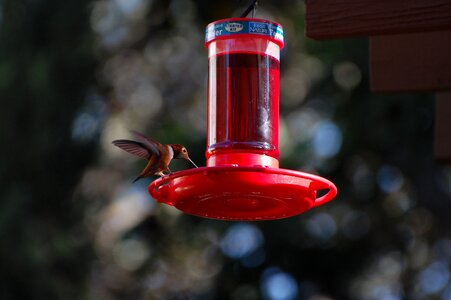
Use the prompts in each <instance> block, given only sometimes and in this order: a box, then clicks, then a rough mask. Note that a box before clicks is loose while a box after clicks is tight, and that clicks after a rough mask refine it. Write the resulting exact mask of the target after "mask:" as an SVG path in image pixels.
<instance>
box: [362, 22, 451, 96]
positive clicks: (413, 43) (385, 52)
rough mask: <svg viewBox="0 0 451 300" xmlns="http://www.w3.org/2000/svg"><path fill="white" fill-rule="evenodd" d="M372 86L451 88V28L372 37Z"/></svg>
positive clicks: (381, 88)
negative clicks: (448, 29) (449, 29)
mask: <svg viewBox="0 0 451 300" xmlns="http://www.w3.org/2000/svg"><path fill="white" fill-rule="evenodd" d="M370 56H371V57H370V61H371V90H372V91H375V92H394V91H396V92H401V91H440V90H447V89H448V90H451V31H439V32H421V33H413V34H398V35H387V36H378V37H371V38H370Z"/></svg>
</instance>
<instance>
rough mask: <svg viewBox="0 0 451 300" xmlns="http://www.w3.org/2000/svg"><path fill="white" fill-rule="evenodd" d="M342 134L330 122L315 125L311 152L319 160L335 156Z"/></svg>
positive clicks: (339, 146)
mask: <svg viewBox="0 0 451 300" xmlns="http://www.w3.org/2000/svg"><path fill="white" fill-rule="evenodd" d="M342 139H343V137H342V133H341V130H340V129H339V128H338V126H337V125H335V124H334V123H333V122H331V121H321V122H319V123H318V124H316V126H315V129H314V135H313V151H314V153H315V154H316V155H317V156H318V157H321V158H331V157H333V156H335V155H336V154H337V153H338V151H339V150H340V148H341V144H342Z"/></svg>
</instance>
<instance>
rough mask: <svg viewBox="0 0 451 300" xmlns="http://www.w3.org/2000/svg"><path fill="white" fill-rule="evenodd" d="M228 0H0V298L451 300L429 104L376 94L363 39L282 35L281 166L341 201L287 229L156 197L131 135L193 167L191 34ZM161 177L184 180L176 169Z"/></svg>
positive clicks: (296, 5)
mask: <svg viewBox="0 0 451 300" xmlns="http://www.w3.org/2000/svg"><path fill="white" fill-rule="evenodd" d="M244 8H245V2H244V1H243V2H239V1H190V0H173V1H159V0H153V1H152V0H114V1H113V0H100V1H86V0H68V1H59V0H1V1H0V99H1V106H2V108H1V109H0V140H1V142H2V147H0V157H1V160H0V179H1V181H0V187H1V189H0V235H1V236H0V299H5V300H7V299H311V300H320V299H321V300H326V299H385V300H395V299H441V300H448V299H451V282H450V262H451V239H450V228H451V227H450V225H451V224H450V223H451V169H450V167H449V166H445V165H440V164H438V163H437V162H435V161H434V158H433V154H432V142H433V124H434V114H433V107H434V102H433V97H432V96H431V95H429V94H396V95H376V94H371V93H370V92H369V86H368V47H367V40H366V39H349V40H336V41H321V42H320V41H313V40H309V39H307V38H305V37H304V22H303V19H304V5H303V3H302V2H301V1H294V0H278V1H270V0H265V1H260V6H259V8H258V10H257V14H256V17H259V18H267V19H270V20H274V21H277V22H279V23H281V24H282V25H283V26H284V29H285V39H286V46H285V48H284V49H283V52H282V56H281V124H280V150H281V166H282V167H284V168H290V169H296V170H302V171H306V172H312V173H316V174H320V175H321V176H324V177H326V178H328V179H330V180H332V181H333V182H334V183H335V184H336V185H337V187H338V189H339V194H338V196H337V198H336V199H335V200H334V201H333V202H331V203H329V204H327V205H324V206H321V207H318V208H315V209H314V210H312V211H310V212H307V213H304V214H302V215H299V216H295V217H292V218H289V219H285V220H278V221H268V222H251V223H245V222H244V223H240V222H224V221H214V220H207V219H202V218H197V217H193V216H189V215H185V214H182V213H180V212H179V211H177V210H176V209H174V208H172V207H169V206H166V205H163V204H158V205H157V204H155V201H154V200H153V199H151V198H150V196H149V195H148V194H147V184H148V183H149V182H150V181H149V180H148V179H145V180H141V181H139V182H138V183H136V184H132V183H131V181H132V179H133V178H135V176H136V175H137V174H138V172H139V171H140V170H141V168H142V167H143V166H144V161H142V160H139V159H136V158H134V157H132V156H129V155H127V154H126V153H125V152H122V151H120V150H118V149H117V148H115V147H113V146H112V145H111V140H113V139H116V138H126V137H129V133H128V130H129V129H136V130H139V131H142V132H145V133H146V134H148V135H150V136H152V137H154V138H156V139H159V140H161V141H162V142H167V143H169V142H177V143H184V144H185V145H186V146H187V147H188V148H189V150H190V153H191V157H192V158H193V160H194V161H195V162H197V163H198V164H199V165H205V158H204V150H205V126H206V120H205V119H206V115H205V114H206V112H205V105H206V82H207V81H206V76H207V52H206V50H205V49H204V46H203V38H204V29H205V26H206V25H207V24H208V23H209V22H211V21H214V20H217V19H221V18H226V17H230V16H238V15H240V14H241V12H242V11H243V10H244ZM171 166H173V169H174V170H177V169H183V168H187V167H188V165H187V164H185V163H184V162H174V163H173V164H172V165H171Z"/></svg>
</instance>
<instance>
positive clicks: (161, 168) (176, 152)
mask: <svg viewBox="0 0 451 300" xmlns="http://www.w3.org/2000/svg"><path fill="white" fill-rule="evenodd" d="M131 133H132V134H133V135H134V136H135V137H136V138H137V139H138V141H133V140H114V141H113V142H112V143H113V145H115V146H117V147H119V148H121V149H122V150H125V151H127V152H128V153H131V154H133V155H136V156H139V157H142V158H144V159H145V160H147V165H146V166H145V168H144V170H142V171H141V173H140V174H139V175H138V177H136V178H135V180H133V182H136V181H137V180H139V179H141V178H144V177H150V176H152V175H158V176H160V177H163V176H165V175H166V174H165V173H164V172H168V173H169V174H170V173H171V170H170V169H169V164H170V163H171V161H172V159H174V158H176V159H177V158H181V159H185V160H187V161H189V162H190V163H192V164H193V165H194V166H195V167H196V168H197V166H196V164H195V163H194V162H193V161H192V160H191V158H190V157H189V155H188V150H186V148H185V146H183V145H180V144H167V145H166V144H161V143H160V142H158V141H156V140H154V139H152V138H150V137H147V136H145V135H144V134H142V133H140V132H138V131H134V130H132V131H131Z"/></svg>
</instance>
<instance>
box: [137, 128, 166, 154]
mask: <svg viewBox="0 0 451 300" xmlns="http://www.w3.org/2000/svg"><path fill="white" fill-rule="evenodd" d="M130 132H131V133H132V134H133V135H134V136H136V137H137V138H138V139H139V140H141V142H142V143H143V144H144V145H146V146H147V148H149V149H152V152H153V153H155V154H156V155H157V156H160V155H161V149H162V148H163V147H164V146H163V145H162V144H161V143H160V142H158V141H156V140H154V139H152V138H150V137H147V136H145V135H144V134H142V133H141V132H138V131H136V130H130Z"/></svg>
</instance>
